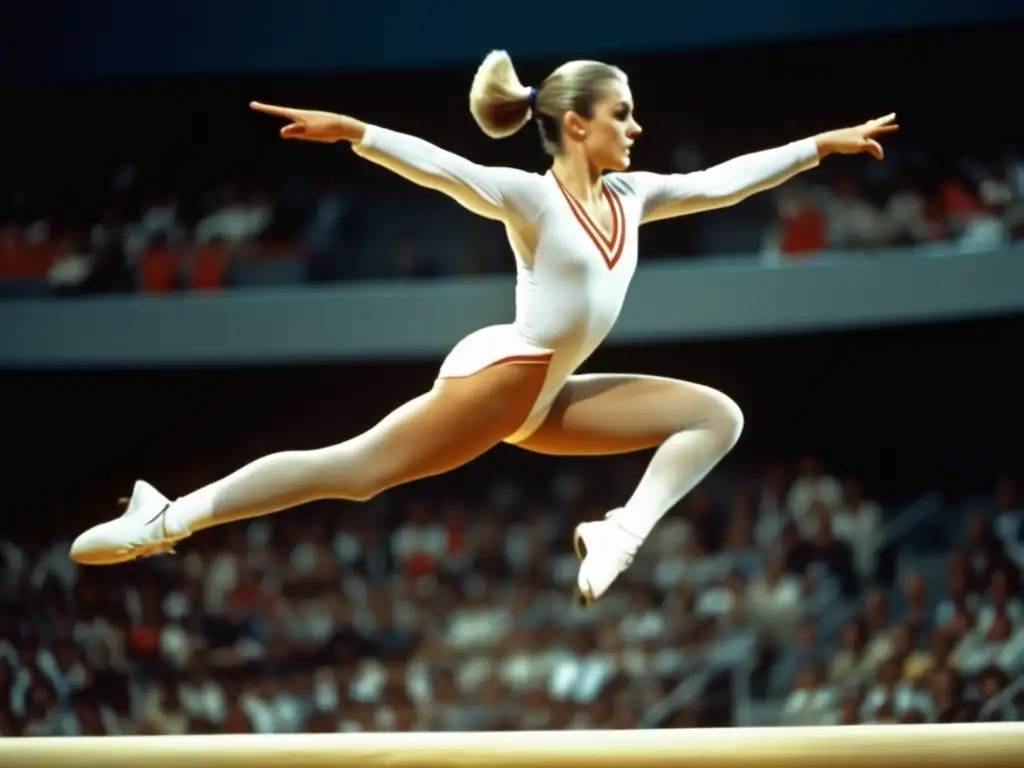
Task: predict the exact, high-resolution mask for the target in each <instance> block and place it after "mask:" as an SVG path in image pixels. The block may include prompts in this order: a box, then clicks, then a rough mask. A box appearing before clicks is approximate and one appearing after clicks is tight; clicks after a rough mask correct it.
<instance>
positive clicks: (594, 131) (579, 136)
mask: <svg viewBox="0 0 1024 768" xmlns="http://www.w3.org/2000/svg"><path fill="white" fill-rule="evenodd" d="M574 117H575V118H576V119H575V120H573V121H571V122H570V123H569V124H567V125H566V129H567V132H568V134H569V138H570V139H573V140H575V141H578V142H580V143H581V144H582V145H583V149H584V151H585V153H586V155H587V159H588V160H589V161H590V164H591V165H593V166H594V167H595V168H597V169H599V170H601V171H624V170H626V169H627V168H629V154H630V148H631V147H632V146H633V143H634V142H635V141H636V140H637V138H638V137H639V136H640V133H641V128H640V124H639V123H638V122H637V121H636V117H635V116H634V114H633V94H632V92H631V91H630V90H629V85H628V84H627V83H625V82H623V81H621V80H609V81H608V82H607V84H606V85H605V87H604V89H603V93H602V96H601V98H600V99H598V101H597V103H596V104H595V105H594V110H593V113H592V115H591V117H589V118H584V117H580V116H578V115H576V116H574Z"/></svg>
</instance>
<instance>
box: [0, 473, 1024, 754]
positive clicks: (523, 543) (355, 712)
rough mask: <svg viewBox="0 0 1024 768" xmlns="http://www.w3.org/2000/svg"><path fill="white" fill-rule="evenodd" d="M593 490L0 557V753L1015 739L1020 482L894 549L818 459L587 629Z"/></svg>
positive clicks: (919, 529)
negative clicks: (828, 726)
mask: <svg viewBox="0 0 1024 768" xmlns="http://www.w3.org/2000/svg"><path fill="white" fill-rule="evenodd" d="M609 466H614V469H612V470H611V471H610V472H609V473H608V475H607V476H605V477H604V478H603V480H604V481H611V482H613V483H615V484H618V485H621V486H622V488H627V487H629V485H630V484H632V483H633V482H635V480H636V475H637V474H638V472H639V471H640V469H641V466H642V465H639V464H637V463H635V462H632V461H630V460H623V461H621V462H619V463H616V464H614V465H609ZM588 483H589V479H588V473H587V464H586V463H585V462H584V463H581V464H575V463H567V464H559V465H558V469H557V470H554V471H549V473H548V474H547V475H545V476H543V477H526V476H518V475H516V474H515V473H512V475H511V476H509V475H505V474H495V473H488V475H487V477H486V478H485V482H483V483H480V484H475V485H474V487H476V486H477V485H478V489H477V490H475V491H473V492H472V493H471V492H469V491H468V490H466V491H464V492H462V491H460V490H459V488H460V486H455V485H452V486H448V488H447V490H445V491H444V492H443V493H442V492H438V493H435V492H433V491H432V490H431V489H432V486H429V485H426V486H424V485H422V484H418V485H413V486H409V487H407V488H405V489H398V490H396V491H393V492H390V493H388V494H385V495H384V496H382V497H380V498H379V499H377V500H374V501H373V502H370V503H367V504H361V505H357V504H347V503H341V502H337V503H327V502H324V503H318V504H315V505H309V506H308V507H306V508H304V509H301V510H293V511H290V512H286V513H282V514H279V515H277V516H273V517H268V518H262V519H257V520H254V521H251V522H247V523H238V524H233V525H230V526H226V527H222V528H218V529H213V530H210V531H205V532H203V533H202V534H200V535H197V536H195V537H194V538H192V539H190V540H188V541H186V542H184V543H183V544H182V546H181V547H180V550H179V552H178V553H177V554H175V555H172V556H165V557H160V558H154V559H150V560H145V561H139V562H137V563H132V564H128V565H125V566H121V567H114V568H92V569H88V568H86V569H80V568H77V567H75V566H74V565H73V564H72V563H71V562H70V561H69V560H68V559H67V557H66V553H67V547H68V541H67V538H68V537H70V536H71V535H73V533H74V531H71V530H61V532H60V534H59V535H56V536H51V538H50V539H49V540H47V539H42V538H35V539H33V538H30V537H26V538H22V539H19V540H4V541H2V542H0V590H2V592H0V595H2V599H3V610H2V612H0V681H2V682H0V691H7V693H6V694H2V693H0V733H2V734H3V735H5V736H12V735H71V734H136V733H138V734H154V733H161V734H182V733H215V732H217V733H219V732H232V733H241V732H260V733H283V732H298V731H313V732H334V731H338V732H351V731H409V730H431V731H443V730H483V729H566V728H632V727H687V726H690V727H692V726H714V725H730V724H741V725H743V724H824V723H858V722H865V723H866V722H877V723H886V722H952V721H968V720H978V719H983V720H999V719H1020V718H1021V716H1022V715H1024V702H1022V700H1021V696H1020V694H1019V692H1020V691H1022V690H1024V686H1022V681H1024V677H1022V676H1021V675H1022V674H1024V601H1022V597H1024V581H1022V576H1021V573H1022V568H1024V504H1022V503H1021V498H1020V496H1019V495H1018V489H1017V486H1016V484H1015V483H1014V482H1013V480H1012V479H1006V480H1004V481H1002V482H1001V483H1000V484H999V485H998V488H997V489H996V490H995V492H992V489H991V488H987V489H979V491H980V493H978V494H976V495H974V494H971V495H966V496H964V497H963V498H958V499H945V500H943V501H942V502H941V503H940V504H939V505H938V506H937V507H936V508H935V509H934V510H933V512H935V514H933V515H921V514H920V510H918V512H917V516H916V517H915V518H914V524H913V525H906V524H904V523H905V519H906V515H907V514H908V513H906V512H905V510H904V509H902V508H900V506H895V507H894V506H891V505H886V504H883V503H880V502H879V501H875V500H873V499H872V498H871V497H870V496H869V495H868V494H866V493H865V492H864V490H863V489H862V487H861V485H860V483H859V482H858V481H857V480H856V478H852V477H840V476H836V475H833V474H832V473H831V472H830V471H829V470H828V469H827V468H826V467H823V466H822V463H821V462H820V461H819V460H816V459H813V458H808V459H806V460H804V461H802V462H801V463H800V464H799V466H795V467H790V466H781V465H780V466H777V467H773V468H770V469H769V470H767V471H753V470H751V471H749V472H746V473H742V472H734V473H732V474H721V473H720V475H719V476H717V477H715V478H712V481H711V482H709V483H708V484H706V485H705V486H704V487H702V488H701V489H700V490H698V491H697V492H695V493H694V494H692V495H691V496H690V497H689V498H688V499H687V500H685V501H684V502H683V503H682V504H681V505H680V507H679V509H678V510H676V511H675V512H674V513H673V514H672V515H671V516H670V517H668V518H666V520H664V521H663V522H662V523H661V524H660V525H659V526H658V528H656V529H655V532H654V534H653V536H652V537H651V539H650V540H649V541H648V543H647V544H645V546H644V548H643V550H642V551H641V553H640V556H639V557H638V559H637V561H636V563H635V564H634V566H633V567H632V568H631V570H630V571H629V572H628V573H627V575H626V577H624V579H623V580H622V582H621V583H619V584H617V585H616V587H615V588H614V589H613V590H612V591H611V593H610V594H609V595H608V596H607V598H606V599H604V600H603V601H601V602H600V603H598V604H596V605H595V606H591V607H589V608H582V607H579V606H575V605H574V603H573V598H572V595H573V584H574V578H575V573H576V565H577V564H576V561H575V557H574V556H573V554H572V552H571V547H570V545H569V540H570V531H571V529H572V526H573V525H574V524H575V522H577V521H578V520H581V519H587V518H593V517H595V516H598V515H600V514H602V513H603V512H604V509H603V508H600V506H599V505H597V504H595V502H594V500H593V499H592V497H590V496H588V493H587V487H588ZM469 487H470V486H465V488H467V489H468V488H469ZM537 489H542V491H538V490H537ZM922 490H924V489H922ZM116 495H117V494H116V493H115V494H113V496H116ZM72 527H73V526H72Z"/></svg>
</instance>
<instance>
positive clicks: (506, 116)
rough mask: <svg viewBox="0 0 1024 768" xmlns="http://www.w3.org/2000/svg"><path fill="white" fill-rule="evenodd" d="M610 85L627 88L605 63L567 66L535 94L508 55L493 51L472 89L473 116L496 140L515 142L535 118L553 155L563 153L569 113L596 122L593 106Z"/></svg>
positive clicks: (622, 77)
mask: <svg viewBox="0 0 1024 768" xmlns="http://www.w3.org/2000/svg"><path fill="white" fill-rule="evenodd" d="M610 80H618V81H620V82H623V83H625V82H628V80H627V78H626V74H625V73H624V72H623V71H622V70H621V69H619V68H618V67H613V66H611V65H610V64H603V63H602V62H600V61H571V62H569V63H568V64H563V65H562V66H560V67H559V68H558V69H556V70H555V71H554V72H552V73H551V74H550V75H548V76H547V78H546V79H545V80H544V82H543V83H541V85H540V86H539V87H538V88H537V89H536V91H534V90H533V89H531V88H528V87H526V86H525V85H523V84H522V82H520V80H519V76H518V75H517V74H516V70H515V67H513V66H512V59H511V58H510V57H509V55H508V53H506V52H505V51H491V52H490V53H489V54H487V57H486V58H485V59H484V60H483V63H482V64H481V65H480V68H479V69H478V70H477V71H476V76H475V77H474V78H473V85H472V87H471V88H470V89H469V111H470V112H471V113H472V115H473V119H474V120H476V123H477V125H479V126H480V129H481V130H482V131H483V132H484V133H486V134H487V135H488V136H490V137H491V138H494V139H502V138H505V137H506V136H511V135H512V134H513V133H515V132H516V131H518V130H519V129H520V128H522V127H523V126H524V125H526V123H527V122H528V121H529V119H530V117H531V116H532V117H535V118H536V120H537V126H538V128H539V130H540V138H541V143H542V144H543V145H544V150H545V151H546V152H547V153H548V154H550V155H557V154H558V153H559V152H560V151H561V148H562V118H563V117H564V116H565V113H566V112H576V113H577V114H579V115H580V116H581V117H592V116H593V113H594V105H595V104H596V103H597V102H598V101H599V100H600V99H601V97H602V96H603V95H604V91H605V86H606V85H607V84H608V81H610Z"/></svg>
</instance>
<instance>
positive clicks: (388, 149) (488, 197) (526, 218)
mask: <svg viewBox="0 0 1024 768" xmlns="http://www.w3.org/2000/svg"><path fill="white" fill-rule="evenodd" d="M352 150H353V151H354V152H355V153H356V154H357V155H359V156H360V157H363V158H365V159H367V160H370V161H371V162H374V163H376V164H378V165H381V166H383V167H384V168H387V169H388V170H390V171H394V172H395V173H397V174H398V175H399V176H402V177H403V178H406V179H408V180H409V181H411V182H413V183H415V184H419V185H420V186H422V187H427V188H429V189H436V190H437V191H439V192H444V193H445V194H446V195H448V196H449V197H451V198H453V199H454V200H456V201H457V202H458V203H460V204H461V205H463V206H464V207H466V208H468V209H469V210H470V211H472V212H473V213H476V214H478V215H480V216H484V217H485V218H488V219H496V220H498V221H503V222H506V223H509V224H513V225H517V226H518V225H523V224H530V223H532V222H533V221H534V220H535V219H536V218H537V217H538V216H539V215H540V214H541V212H542V210H543V205H544V200H545V195H544V188H543V179H542V177H540V176H538V175H536V174H532V173H527V172H526V171H521V170H518V169H515V168H493V167H488V166H483V165H477V164H476V163H473V162H471V161H469V160H467V159H466V158H464V157H460V156H459V155H456V154H454V153H452V152H448V151H447V150H444V149H441V148H440V147H438V146H435V145H434V144H431V143H430V142H428V141H424V140H423V139H420V138H416V137H415V136H409V135H407V134H404V133H398V132H397V131H391V130H388V129H386V128H381V127H380V126H376V125H370V126H367V128H366V133H365V134H364V136H363V139H362V141H360V142H358V143H356V144H353V145H352Z"/></svg>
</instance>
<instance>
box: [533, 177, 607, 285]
mask: <svg viewBox="0 0 1024 768" xmlns="http://www.w3.org/2000/svg"><path fill="white" fill-rule="evenodd" d="M551 176H552V177H553V178H554V180H555V183H556V184H558V188H559V189H560V190H561V191H562V195H563V197H565V200H566V202H567V203H568V204H569V209H570V210H571V211H572V213H573V215H574V216H575V217H576V220H577V221H578V222H579V223H580V226H581V227H583V230H584V231H585V232H586V233H587V234H588V235H589V236H590V239H591V240H592V241H593V242H594V245H595V246H597V250H598V251H600V252H601V257H602V258H603V259H604V262H605V264H606V265H607V266H608V269H613V268H614V267H615V264H616V263H617V262H618V261H619V258H620V257H621V256H622V251H623V249H624V248H625V245H626V213H625V211H624V209H623V207H622V200H620V199H619V196H618V194H617V193H616V192H615V190H613V189H612V188H611V187H609V186H608V185H607V184H606V183H604V182H602V184H601V186H602V189H603V191H604V196H605V199H606V200H607V201H608V207H609V209H610V210H611V214H612V234H611V237H610V238H609V237H606V236H605V234H604V232H602V231H601V228H600V227H599V226H597V224H596V223H594V220H593V219H592V218H591V217H590V214H589V213H587V210H586V208H584V207H583V206H582V205H581V204H580V202H579V201H578V200H577V199H576V198H575V197H573V194H572V192H570V191H569V190H568V189H566V187H565V185H564V184H562V182H561V181H559V179H558V177H557V176H555V174H554V173H552V174H551Z"/></svg>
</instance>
